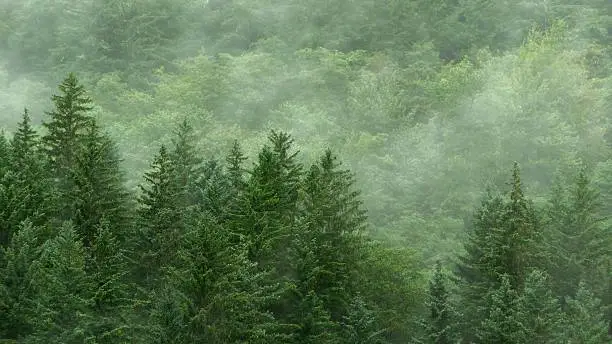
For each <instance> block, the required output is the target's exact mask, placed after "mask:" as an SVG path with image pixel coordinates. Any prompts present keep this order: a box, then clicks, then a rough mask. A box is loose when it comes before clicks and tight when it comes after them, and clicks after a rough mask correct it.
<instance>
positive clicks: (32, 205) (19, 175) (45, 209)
mask: <svg viewBox="0 0 612 344" xmlns="http://www.w3.org/2000/svg"><path fill="white" fill-rule="evenodd" d="M41 150H42V147H41V142H40V139H39V136H38V134H37V132H36V131H35V130H34V128H33V127H32V125H31V120H30V116H29V113H28V110H27V109H25V110H24V113H23V117H22V121H21V122H20V123H19V125H18V126H17V131H16V133H15V135H14V136H13V138H12V140H11V169H12V170H13V171H15V180H13V181H12V183H13V185H14V186H15V187H16V188H17V189H18V192H17V194H16V195H14V197H16V199H18V200H19V203H20V204H21V206H20V209H22V211H21V212H20V213H18V214H15V215H14V216H13V221H14V222H21V221H23V220H25V219H26V218H29V219H30V221H32V222H33V224H34V225H42V224H44V223H45V222H46V221H47V220H48V219H49V216H50V215H51V213H52V209H51V207H50V204H51V203H53V202H54V201H55V200H54V199H53V195H54V190H53V188H52V186H51V185H52V184H51V183H50V174H49V171H48V168H47V167H48V165H47V162H46V159H45V157H44V154H43V152H42V151H41ZM15 204H16V203H15Z"/></svg>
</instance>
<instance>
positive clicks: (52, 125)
mask: <svg viewBox="0 0 612 344" xmlns="http://www.w3.org/2000/svg"><path fill="white" fill-rule="evenodd" d="M59 90H60V92H61V95H54V96H53V97H52V98H51V99H52V101H53V103H54V106H55V109H54V110H53V111H51V112H48V113H47V115H48V116H50V121H49V122H43V126H44V127H45V128H46V129H47V133H46V134H45V135H44V136H43V137H42V142H43V146H44V149H45V151H46V153H47V156H48V158H49V162H50V169H51V173H52V176H53V178H55V181H56V185H57V186H58V190H59V193H60V195H59V196H60V197H59V204H58V205H57V211H58V216H59V219H60V220H67V219H71V218H72V217H73V215H74V209H73V208H72V204H70V203H69V202H70V201H68V200H67V198H66V197H65V195H68V194H70V193H72V192H74V189H75V186H74V182H73V180H72V175H73V171H74V169H75V165H76V159H77V156H78V154H79V151H80V150H81V146H82V144H83V137H84V136H85V133H86V132H87V129H88V128H89V127H90V123H91V118H90V117H89V116H87V115H86V113H87V112H88V111H90V110H91V109H92V106H91V102H92V101H91V99H90V98H89V97H88V96H87V95H86V94H85V88H84V87H83V86H82V85H81V84H80V83H79V81H78V80H77V78H76V76H75V75H74V74H73V73H70V74H69V75H68V77H66V79H64V81H63V82H62V83H61V84H60V85H59ZM64 199H66V200H64Z"/></svg>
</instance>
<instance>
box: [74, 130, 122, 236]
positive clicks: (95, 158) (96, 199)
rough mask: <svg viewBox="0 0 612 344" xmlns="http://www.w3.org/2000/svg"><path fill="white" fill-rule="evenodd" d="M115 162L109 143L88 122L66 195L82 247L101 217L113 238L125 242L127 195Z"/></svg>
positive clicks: (99, 222)
mask: <svg viewBox="0 0 612 344" xmlns="http://www.w3.org/2000/svg"><path fill="white" fill-rule="evenodd" d="M119 163H120V160H119V158H118V153H117V150H116V147H115V146H114V144H113V142H112V141H111V140H110V138H108V137H107V136H106V135H104V134H102V133H101V132H100V129H99V128H98V126H97V125H96V124H95V123H94V122H93V121H92V122H91V123H90V125H89V128H88V129H87V132H86V133H85V134H84V137H83V146H82V149H80V150H79V152H78V153H77V156H76V157H75V165H74V169H73V170H72V171H71V175H72V179H73V181H72V182H73V184H74V189H73V190H72V192H71V193H70V194H68V195H67V196H70V198H71V200H72V202H73V204H74V205H73V206H72V208H73V209H74V223H75V226H76V230H77V232H78V233H79V235H80V236H81V238H82V239H83V243H84V245H85V247H91V246H93V245H94V241H93V240H94V238H95V236H96V234H97V231H98V227H99V226H100V225H101V221H102V219H103V218H105V219H106V220H107V221H108V223H109V224H110V226H111V228H109V229H110V230H112V232H113V233H114V235H115V236H116V237H117V238H119V239H121V240H122V241H125V240H126V237H127V236H128V234H129V233H128V230H130V228H129V226H130V223H129V216H130V215H129V210H130V208H129V206H130V204H129V201H128V198H129V195H128V193H127V191H126V190H125V188H124V186H123V179H122V178H123V176H122V174H121V171H120V166H119Z"/></svg>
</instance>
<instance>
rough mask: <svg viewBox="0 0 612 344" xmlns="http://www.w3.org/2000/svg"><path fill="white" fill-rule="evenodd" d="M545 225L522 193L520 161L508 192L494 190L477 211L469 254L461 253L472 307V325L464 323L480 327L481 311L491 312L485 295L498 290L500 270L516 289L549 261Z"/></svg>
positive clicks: (465, 291) (460, 270)
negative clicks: (545, 252)
mask: <svg viewBox="0 0 612 344" xmlns="http://www.w3.org/2000/svg"><path fill="white" fill-rule="evenodd" d="M540 227H541V224H540V221H539V218H538V216H537V213H536V211H535V208H534V206H533V205H532V204H531V202H530V201H528V200H527V199H526V198H525V196H524V194H523V190H522V182H521V179H520V175H519V167H518V164H517V163H515V164H514V168H513V171H512V180H511V190H510V193H509V195H508V197H507V198H505V199H504V198H502V197H501V196H493V195H491V194H490V193H489V195H488V197H487V198H486V199H485V200H484V202H483V203H482V205H481V206H480V208H479V209H478V210H477V212H476V215H475V219H474V221H473V228H472V230H471V231H470V232H469V234H468V241H467V243H466V244H465V249H466V254H465V255H464V256H462V257H460V262H459V265H458V273H459V277H460V278H461V279H462V280H463V287H462V289H463V290H462V294H463V297H464V298H465V300H464V302H466V304H467V305H468V306H467V308H469V310H468V312H467V314H469V315H468V318H467V322H468V323H469V325H466V326H465V328H475V327H477V326H479V325H478V324H479V323H480V322H481V321H483V319H482V318H479V317H478V316H477V315H478V314H487V312H484V311H483V309H487V307H489V306H491V305H490V304H487V303H486V302H484V301H485V300H484V299H483V298H482V295H489V294H490V293H491V292H492V291H494V290H498V289H499V288H500V283H501V276H505V278H506V279H508V281H507V282H508V283H510V289H511V290H513V291H514V292H516V291H517V290H519V291H520V290H522V288H523V285H524V281H525V278H526V276H527V274H528V273H529V271H530V270H531V269H532V268H534V267H538V265H541V264H544V263H543V261H544V258H543V257H542V256H541V252H540V251H541V244H542V238H541V233H540V232H539V231H540V230H541V228H540ZM510 289H509V290H510ZM504 292H505V291H504ZM508 292H509V291H508ZM500 295H501V294H500ZM500 295H498V296H499V297H498V299H500V298H501V296H500ZM500 300H501V299H500ZM468 335H469V334H468Z"/></svg>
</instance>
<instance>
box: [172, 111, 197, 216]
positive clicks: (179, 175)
mask: <svg viewBox="0 0 612 344" xmlns="http://www.w3.org/2000/svg"><path fill="white" fill-rule="evenodd" d="M193 142H196V139H195V135H194V132H193V127H192V126H191V124H189V122H188V121H187V119H186V118H185V119H183V121H182V122H181V123H180V124H179V125H178V127H177V129H176V130H175V132H174V137H173V139H172V145H173V147H172V151H171V152H170V153H169V156H170V159H171V160H172V162H173V163H172V165H173V166H174V175H175V177H174V178H175V179H176V183H177V187H178V188H179V189H180V190H181V194H182V196H181V198H180V199H178V201H180V202H181V204H180V205H181V207H189V206H193V205H194V204H195V198H196V193H197V190H196V188H197V187H196V183H197V182H198V180H199V179H200V178H201V177H202V168H203V166H202V164H203V161H202V159H201V158H200V157H199V155H198V153H197V152H196V148H195V147H194V146H193Z"/></svg>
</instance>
